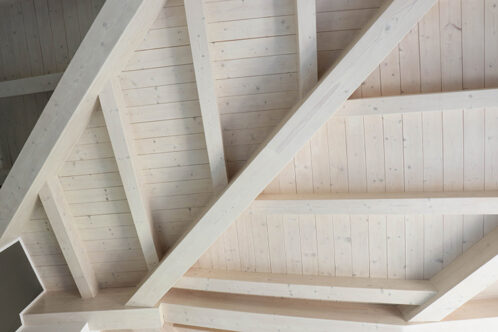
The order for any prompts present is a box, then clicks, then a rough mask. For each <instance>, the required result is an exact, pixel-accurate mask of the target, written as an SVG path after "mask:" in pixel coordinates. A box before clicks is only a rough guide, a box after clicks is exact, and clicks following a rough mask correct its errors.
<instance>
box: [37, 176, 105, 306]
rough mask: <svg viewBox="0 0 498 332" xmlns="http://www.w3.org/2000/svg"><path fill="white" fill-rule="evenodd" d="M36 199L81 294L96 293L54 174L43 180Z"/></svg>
mask: <svg viewBox="0 0 498 332" xmlns="http://www.w3.org/2000/svg"><path fill="white" fill-rule="evenodd" d="M40 200H41V202H42V204H43V207H44V209H45V212H46V213H47V216H48V220H49V222H50V226H51V227H52V230H53V231H54V234H55V237H56V239H57V243H58V244H59V247H60V248H61V251H62V254H63V255H64V258H65V259H66V263H67V265H68V267H69V270H70V271H71V275H72V276H73V278H74V282H75V283H76V286H77V287H78V290H79V292H80V294H81V297H83V298H92V297H94V296H96V295H97V293H98V283H97V278H96V276H95V271H94V270H93V267H92V264H91V263H90V259H89V258H88V255H87V253H86V248H85V246H84V244H83V241H82V240H81V239H80V237H79V234H78V229H77V227H76V222H75V221H74V218H73V216H72V215H71V211H70V208H69V205H68V203H67V201H66V199H65V195H64V190H63V189H62V186H61V184H60V181H59V178H57V177H55V176H54V177H52V178H50V179H49V180H48V181H47V183H46V184H45V185H44V186H43V188H42V189H41V191H40Z"/></svg>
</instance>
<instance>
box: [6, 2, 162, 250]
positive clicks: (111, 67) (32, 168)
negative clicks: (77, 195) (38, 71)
mask: <svg viewBox="0 0 498 332" xmlns="http://www.w3.org/2000/svg"><path fill="white" fill-rule="evenodd" d="M165 1H166V0H107V1H106V2H105V4H104V6H103V7H102V10H101V11H100V13H99V15H98V16H97V18H96V19H95V21H94V23H93V24H92V26H91V27H90V30H89V31H88V33H87V34H86V36H85V38H84V40H83V42H82V43H81V45H80V47H79V48H78V50H77V52H76V54H75V55H74V57H73V59H72V60H71V62H70V64H69V66H68V67H67V69H66V71H65V73H64V75H63V76H62V78H61V80H60V82H59V84H58V85H57V87H56V89H55V91H54V93H53V94H52V97H51V98H50V100H49V101H48V103H47V105H46V107H45V109H44V110H43V112H42V114H41V116H40V118H39V120H38V122H37V123H36V125H35V127H34V129H33V131H32V132H31V134H30V136H29V138H28V140H27V142H26V144H25V145H24V147H23V149H22V150H21V153H20V155H19V157H18V158H17V160H16V162H15V164H14V166H13V168H12V170H11V172H10V173H9V175H8V176H7V178H6V180H5V182H4V184H3V186H2V188H0V234H1V237H0V247H1V246H2V245H5V244H6V243H9V242H10V241H12V240H13V239H15V238H16V237H17V236H18V235H19V233H20V230H21V227H22V224H23V222H24V221H25V220H27V217H28V216H29V214H30V213H31V211H32V210H33V207H34V205H35V202H36V199H37V196H38V192H39V190H40V189H41V187H42V186H43V185H44V183H45V180H46V178H47V177H48V176H50V175H53V174H54V173H55V172H57V170H58V169H59V165H60V164H61V162H62V161H63V160H64V159H65V157H66V156H67V155H68V154H69V153H70V151H71V148H72V147H73V146H74V144H75V143H76V142H77V140H78V139H79V137H80V136H81V134H82V133H83V131H84V130H85V128H86V125H87V123H88V121H89V119H90V115H91V113H92V111H93V109H94V107H95V104H96V101H97V95H98V94H99V93H100V91H101V90H102V87H103V86H104V84H105V83H106V82H107V81H108V80H109V79H110V77H111V76H112V74H114V73H116V71H117V70H120V69H121V68H122V67H123V65H124V64H125V63H126V61H127V59H128V56H129V55H132V51H133V50H134V49H135V48H137V47H138V44H139V43H140V42H141V41H142V40H143V36H144V35H145V33H146V32H147V30H148V27H149V26H150V25H151V24H152V22H153V20H154V19H155V18H156V16H157V14H158V13H159V9H160V8H162V6H163V5H164V4H165Z"/></svg>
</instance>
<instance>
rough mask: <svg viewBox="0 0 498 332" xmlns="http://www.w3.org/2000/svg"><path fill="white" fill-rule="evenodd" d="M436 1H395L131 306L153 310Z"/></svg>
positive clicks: (174, 250) (279, 129) (197, 224)
mask: <svg viewBox="0 0 498 332" xmlns="http://www.w3.org/2000/svg"><path fill="white" fill-rule="evenodd" d="M435 2H436V0H410V1H407V0H393V1H388V2H387V3H386V5H385V6H384V7H383V8H382V9H381V10H380V11H379V14H378V15H377V17H376V19H375V20H374V21H372V22H371V23H370V25H369V26H368V27H367V28H366V29H365V30H364V31H363V34H362V35H361V38H360V39H359V40H358V41H357V42H356V43H354V44H353V46H352V47H351V48H350V49H349V51H347V52H346V53H345V54H344V56H343V58H342V59H341V60H340V61H339V62H338V63H337V65H336V66H335V67H334V68H332V69H331V70H330V71H329V72H328V73H327V74H326V75H325V76H324V78H323V79H322V80H321V81H320V82H319V83H318V85H317V86H316V87H315V89H314V90H313V91H312V92H311V93H310V94H308V96H307V97H306V98H305V99H304V100H302V101H301V102H300V103H298V105H296V106H295V107H294V109H293V110H291V111H290V112H289V115H288V116H287V117H286V118H285V119H284V120H283V121H282V123H281V124H280V125H279V126H277V128H276V129H275V131H274V132H273V134H272V135H270V136H271V137H270V138H269V139H268V140H267V141H266V142H265V143H264V144H262V147H261V148H260V150H259V151H258V153H256V154H255V155H254V156H253V158H252V159H251V160H250V161H249V162H248V163H247V165H246V167H245V168H244V169H243V170H242V171H241V172H240V173H239V174H238V176H237V177H236V178H235V179H234V180H233V181H232V182H231V183H230V185H229V186H228V187H227V188H226V189H225V191H224V192H223V193H222V194H221V195H220V196H219V198H218V199H217V200H216V201H213V202H211V204H210V206H208V208H207V209H206V210H205V211H203V213H202V214H201V215H200V216H199V217H198V218H197V220H196V222H195V223H194V225H193V227H192V228H191V229H190V230H189V231H188V232H187V233H186V234H185V235H184V236H183V238H182V239H181V240H180V241H179V242H178V243H177V244H176V245H175V246H174V247H173V248H172V250H171V251H170V252H169V254H168V255H166V256H165V257H164V258H163V260H162V261H161V263H160V264H159V265H158V267H157V268H156V269H155V270H154V271H152V272H151V273H150V274H149V275H148V276H147V277H146V278H145V279H144V281H143V282H142V284H141V285H140V286H139V287H138V290H137V291H136V293H135V294H134V295H133V296H132V298H131V299H130V301H129V302H128V304H130V305H137V306H153V305H155V304H156V303H157V302H158V301H159V299H160V298H161V296H162V295H164V294H165V293H166V292H167V291H168V290H169V289H170V288H171V287H173V285H174V284H175V282H176V281H177V280H178V279H179V278H180V277H181V276H182V275H183V274H184V273H185V272H186V271H187V270H188V269H189V268H190V267H191V266H192V265H194V263H195V262H196V261H197V259H199V257H200V256H201V255H202V254H203V253H204V252H205V251H206V250H207V249H208V248H209V247H210V246H211V245H212V244H213V243H214V242H215V241H216V239H217V238H218V237H219V236H220V235H221V234H223V232H224V231H225V230H226V229H227V228H228V227H229V226H230V224H231V223H232V222H233V221H234V220H235V219H236V218H237V217H238V216H239V215H240V214H241V213H242V212H243V211H244V210H245V209H246V208H247V207H249V205H250V204H251V202H252V201H253V200H254V199H255V198H256V197H257V195H258V194H259V193H260V192H261V191H263V189H264V188H265V186H266V185H268V183H270V182H271V180H272V179H273V178H274V177H275V176H276V175H277V174H278V173H279V171H280V170H281V169H282V168H283V167H284V166H285V165H286V164H287V163H288V162H289V161H290V160H291V159H292V157H293V156H294V155H295V153H296V152H297V151H299V149H300V148H301V147H302V146H303V145H304V144H305V143H306V142H307V141H308V140H309V139H310V138H311V136H312V135H313V134H314V133H315V132H316V131H317V130H318V129H319V128H320V127H321V126H322V125H323V124H324V123H325V122H326V121H327V120H328V119H329V118H330V116H331V115H332V114H334V112H335V111H337V109H338V108H339V107H340V106H341V105H342V104H343V103H344V102H345V101H346V99H347V98H348V97H349V96H350V95H351V93H352V92H353V91H354V89H356V88H357V87H358V86H359V85H360V84H361V82H362V81H363V80H364V79H365V78H366V77H367V76H368V75H369V74H370V73H371V72H372V71H373V70H374V69H375V67H376V66H378V64H379V63H380V62H381V61H382V60H383V59H384V58H385V57H386V56H387V55H388V54H389V52H390V51H391V50H392V49H393V48H394V47H395V46H396V45H397V43H398V42H399V41H400V40H401V39H402V38H403V36H404V35H405V34H406V33H408V31H409V30H410V29H411V28H412V27H413V26H414V25H415V24H416V23H417V22H418V20H419V19H420V18H421V17H422V16H423V15H424V14H425V13H426V12H427V11H428V10H429V9H430V8H431V7H432V6H433V5H434V4H435Z"/></svg>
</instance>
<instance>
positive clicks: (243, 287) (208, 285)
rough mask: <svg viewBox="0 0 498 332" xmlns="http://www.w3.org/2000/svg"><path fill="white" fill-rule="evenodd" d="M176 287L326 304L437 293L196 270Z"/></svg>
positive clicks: (416, 287) (375, 282) (402, 284)
mask: <svg viewBox="0 0 498 332" xmlns="http://www.w3.org/2000/svg"><path fill="white" fill-rule="evenodd" d="M175 288H181V289H190V290H200V291H209V292H220V293H232V294H246V295H258V296H274V297H282V298H293V299H309V300H322V301H341V302H363V303H390V304H410V305H414V304H422V303H424V302H425V301H427V300H428V299H429V298H430V297H431V296H433V295H435V290H434V289H433V288H432V286H431V285H430V284H429V282H427V281H422V280H419V281H417V280H388V279H370V278H345V277H343V278H340V277H326V276H316V275H315V276H299V275H293V274H278V273H247V272H233V271H232V272H221V271H209V270H199V269H192V270H190V271H189V272H187V273H186V274H185V275H184V276H183V277H182V278H181V279H180V280H179V281H178V282H177V283H176V284H175Z"/></svg>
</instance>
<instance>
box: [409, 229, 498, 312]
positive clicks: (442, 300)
mask: <svg viewBox="0 0 498 332" xmlns="http://www.w3.org/2000/svg"><path fill="white" fill-rule="evenodd" d="M497 280H498V228H495V229H494V230H493V231H492V232H490V233H488V234H487V235H486V236H485V237H484V238H482V239H481V240H480V241H479V242H477V243H476V244H474V245H473V246H472V247H471V248H470V249H469V250H467V251H466V252H464V253H463V254H462V255H461V256H459V257H457V258H456V259H455V260H454V261H453V262H452V263H451V264H450V265H448V266H447V267H445V268H444V269H443V270H441V271H440V272H439V273H438V274H436V275H435V276H434V277H432V278H431V280H430V281H431V283H432V284H433V285H434V287H436V289H437V294H436V295H435V296H433V297H432V298H430V299H429V300H428V301H427V302H426V303H424V304H422V305H420V306H416V307H408V308H402V312H403V314H404V316H405V318H406V319H407V320H408V321H410V322H432V321H440V320H442V319H443V318H445V317H446V316H448V315H449V314H451V313H452V312H453V311H455V310H457V309H458V308H460V307H461V306H462V305H464V304H465V303H466V302H468V301H469V300H471V299H472V298H473V297H475V296H476V295H477V294H479V293H480V292H482V291H483V290H485V289H486V288H488V287H489V286H491V285H492V284H494V283H495V282H496V281H497Z"/></svg>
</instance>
